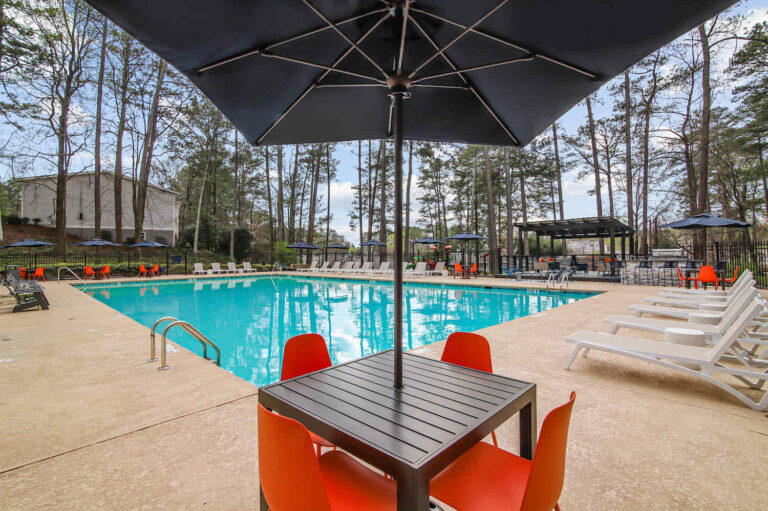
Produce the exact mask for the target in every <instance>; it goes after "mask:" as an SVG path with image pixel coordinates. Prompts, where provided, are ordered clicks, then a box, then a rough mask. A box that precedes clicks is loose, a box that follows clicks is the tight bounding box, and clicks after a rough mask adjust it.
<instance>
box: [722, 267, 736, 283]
mask: <svg viewBox="0 0 768 511" xmlns="http://www.w3.org/2000/svg"><path fill="white" fill-rule="evenodd" d="M738 278H739V267H738V266H737V267H736V269H735V270H733V277H729V278H727V279H723V288H725V283H726V282H728V283H730V284H731V285H733V283H734V282H736V280H737V279H738Z"/></svg>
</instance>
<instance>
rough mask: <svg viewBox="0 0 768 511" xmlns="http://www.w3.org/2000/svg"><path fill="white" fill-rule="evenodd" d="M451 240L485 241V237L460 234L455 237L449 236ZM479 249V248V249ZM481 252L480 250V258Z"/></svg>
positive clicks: (462, 257) (462, 253)
mask: <svg viewBox="0 0 768 511" xmlns="http://www.w3.org/2000/svg"><path fill="white" fill-rule="evenodd" d="M448 239H449V240H455V241H473V240H474V241H480V240H484V239H485V236H480V235H479V234H475V233H473V232H466V231H465V232H460V233H458V234H454V235H453V236H448ZM478 248H479V247H478ZM479 252H480V251H479V250H478V256H479ZM461 264H462V265H464V250H462V251H461Z"/></svg>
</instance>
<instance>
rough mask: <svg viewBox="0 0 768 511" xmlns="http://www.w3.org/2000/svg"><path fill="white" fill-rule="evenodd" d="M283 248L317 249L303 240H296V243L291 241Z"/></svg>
mask: <svg viewBox="0 0 768 511" xmlns="http://www.w3.org/2000/svg"><path fill="white" fill-rule="evenodd" d="M285 248H296V249H307V250H317V247H316V246H314V245H312V244H310V243H307V242H305V241H298V242H296V243H291V244H290V245H288V246H287V247H285Z"/></svg>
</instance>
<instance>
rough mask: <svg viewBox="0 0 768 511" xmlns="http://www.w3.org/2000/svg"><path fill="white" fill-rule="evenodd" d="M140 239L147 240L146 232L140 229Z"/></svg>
mask: <svg viewBox="0 0 768 511" xmlns="http://www.w3.org/2000/svg"><path fill="white" fill-rule="evenodd" d="M141 241H147V232H146V231H141Z"/></svg>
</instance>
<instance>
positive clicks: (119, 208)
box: [113, 34, 131, 243]
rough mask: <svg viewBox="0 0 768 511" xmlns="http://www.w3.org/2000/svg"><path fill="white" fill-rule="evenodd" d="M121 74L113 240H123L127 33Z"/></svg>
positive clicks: (118, 241) (123, 36) (128, 37)
mask: <svg viewBox="0 0 768 511" xmlns="http://www.w3.org/2000/svg"><path fill="white" fill-rule="evenodd" d="M122 42H123V48H122V54H121V59H122V66H123V67H122V75H121V77H120V107H119V109H120V111H119V114H118V119H117V134H116V135H115V181H114V187H113V188H114V195H115V200H114V202H115V242H117V243H122V242H123V136H124V135H125V117H126V112H127V108H128V84H129V82H130V80H129V77H130V69H129V67H130V64H131V40H130V36H128V35H127V34H123V35H122Z"/></svg>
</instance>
